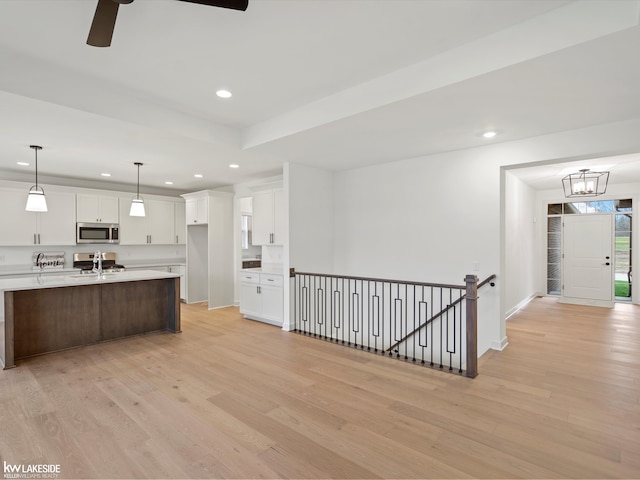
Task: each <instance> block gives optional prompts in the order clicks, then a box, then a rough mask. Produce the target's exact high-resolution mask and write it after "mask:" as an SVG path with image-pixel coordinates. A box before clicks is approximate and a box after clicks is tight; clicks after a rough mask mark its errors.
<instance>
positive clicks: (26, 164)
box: [16, 162, 29, 167]
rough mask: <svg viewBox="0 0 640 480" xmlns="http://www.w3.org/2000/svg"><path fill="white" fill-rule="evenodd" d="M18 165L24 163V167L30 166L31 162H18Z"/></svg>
mask: <svg viewBox="0 0 640 480" xmlns="http://www.w3.org/2000/svg"><path fill="white" fill-rule="evenodd" d="M16 163H17V164H18V165H22V166H23V167H28V166H29V164H28V163H27V162H16Z"/></svg>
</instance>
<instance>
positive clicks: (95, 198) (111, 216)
mask: <svg viewBox="0 0 640 480" xmlns="http://www.w3.org/2000/svg"><path fill="white" fill-rule="evenodd" d="M76 200H77V206H76V219H77V221H78V222H89V223H96V222H98V223H118V220H119V215H118V197H110V196H107V195H93V194H84V193H83V194H78V195H76ZM125 203H126V202H125ZM127 213H128V212H127Z"/></svg>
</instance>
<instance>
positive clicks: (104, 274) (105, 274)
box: [71, 272, 119, 280]
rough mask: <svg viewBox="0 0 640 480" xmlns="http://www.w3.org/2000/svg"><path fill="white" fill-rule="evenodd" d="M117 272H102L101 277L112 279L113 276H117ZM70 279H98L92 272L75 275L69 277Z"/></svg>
mask: <svg viewBox="0 0 640 480" xmlns="http://www.w3.org/2000/svg"><path fill="white" fill-rule="evenodd" d="M118 273H119V272H102V277H103V278H105V277H113V276H114V275H118ZM71 277H72V278H86V279H87V280H92V279H96V278H98V274H97V273H94V272H90V273H77V274H74V275H71Z"/></svg>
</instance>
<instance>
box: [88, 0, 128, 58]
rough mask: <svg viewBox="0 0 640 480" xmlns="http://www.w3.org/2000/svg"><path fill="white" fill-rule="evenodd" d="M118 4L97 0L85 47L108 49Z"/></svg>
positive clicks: (111, 0)
mask: <svg viewBox="0 0 640 480" xmlns="http://www.w3.org/2000/svg"><path fill="white" fill-rule="evenodd" d="M118 7H120V3H117V2H114V1H113V0H98V6H97V7H96V13H95V14H94V15H93V22H91V30H89V36H88V37H87V45H91V46H93V47H108V46H110V45H111V37H113V29H114V28H115V26H116V17H117V16H118Z"/></svg>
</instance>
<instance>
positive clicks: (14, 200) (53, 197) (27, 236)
mask: <svg viewBox="0 0 640 480" xmlns="http://www.w3.org/2000/svg"><path fill="white" fill-rule="evenodd" d="M27 192H28V190H26V191H24V192H23V191H19V190H10V189H6V190H5V189H0V205H2V208H1V209H0V224H1V225H2V231H1V233H0V245H75V243H76V233H75V232H76V222H75V210H76V198H75V195H74V194H73V193H61V192H45V196H46V200H47V208H48V211H47V212H42V213H36V212H27V211H26V210H25V205H26V203H27Z"/></svg>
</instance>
